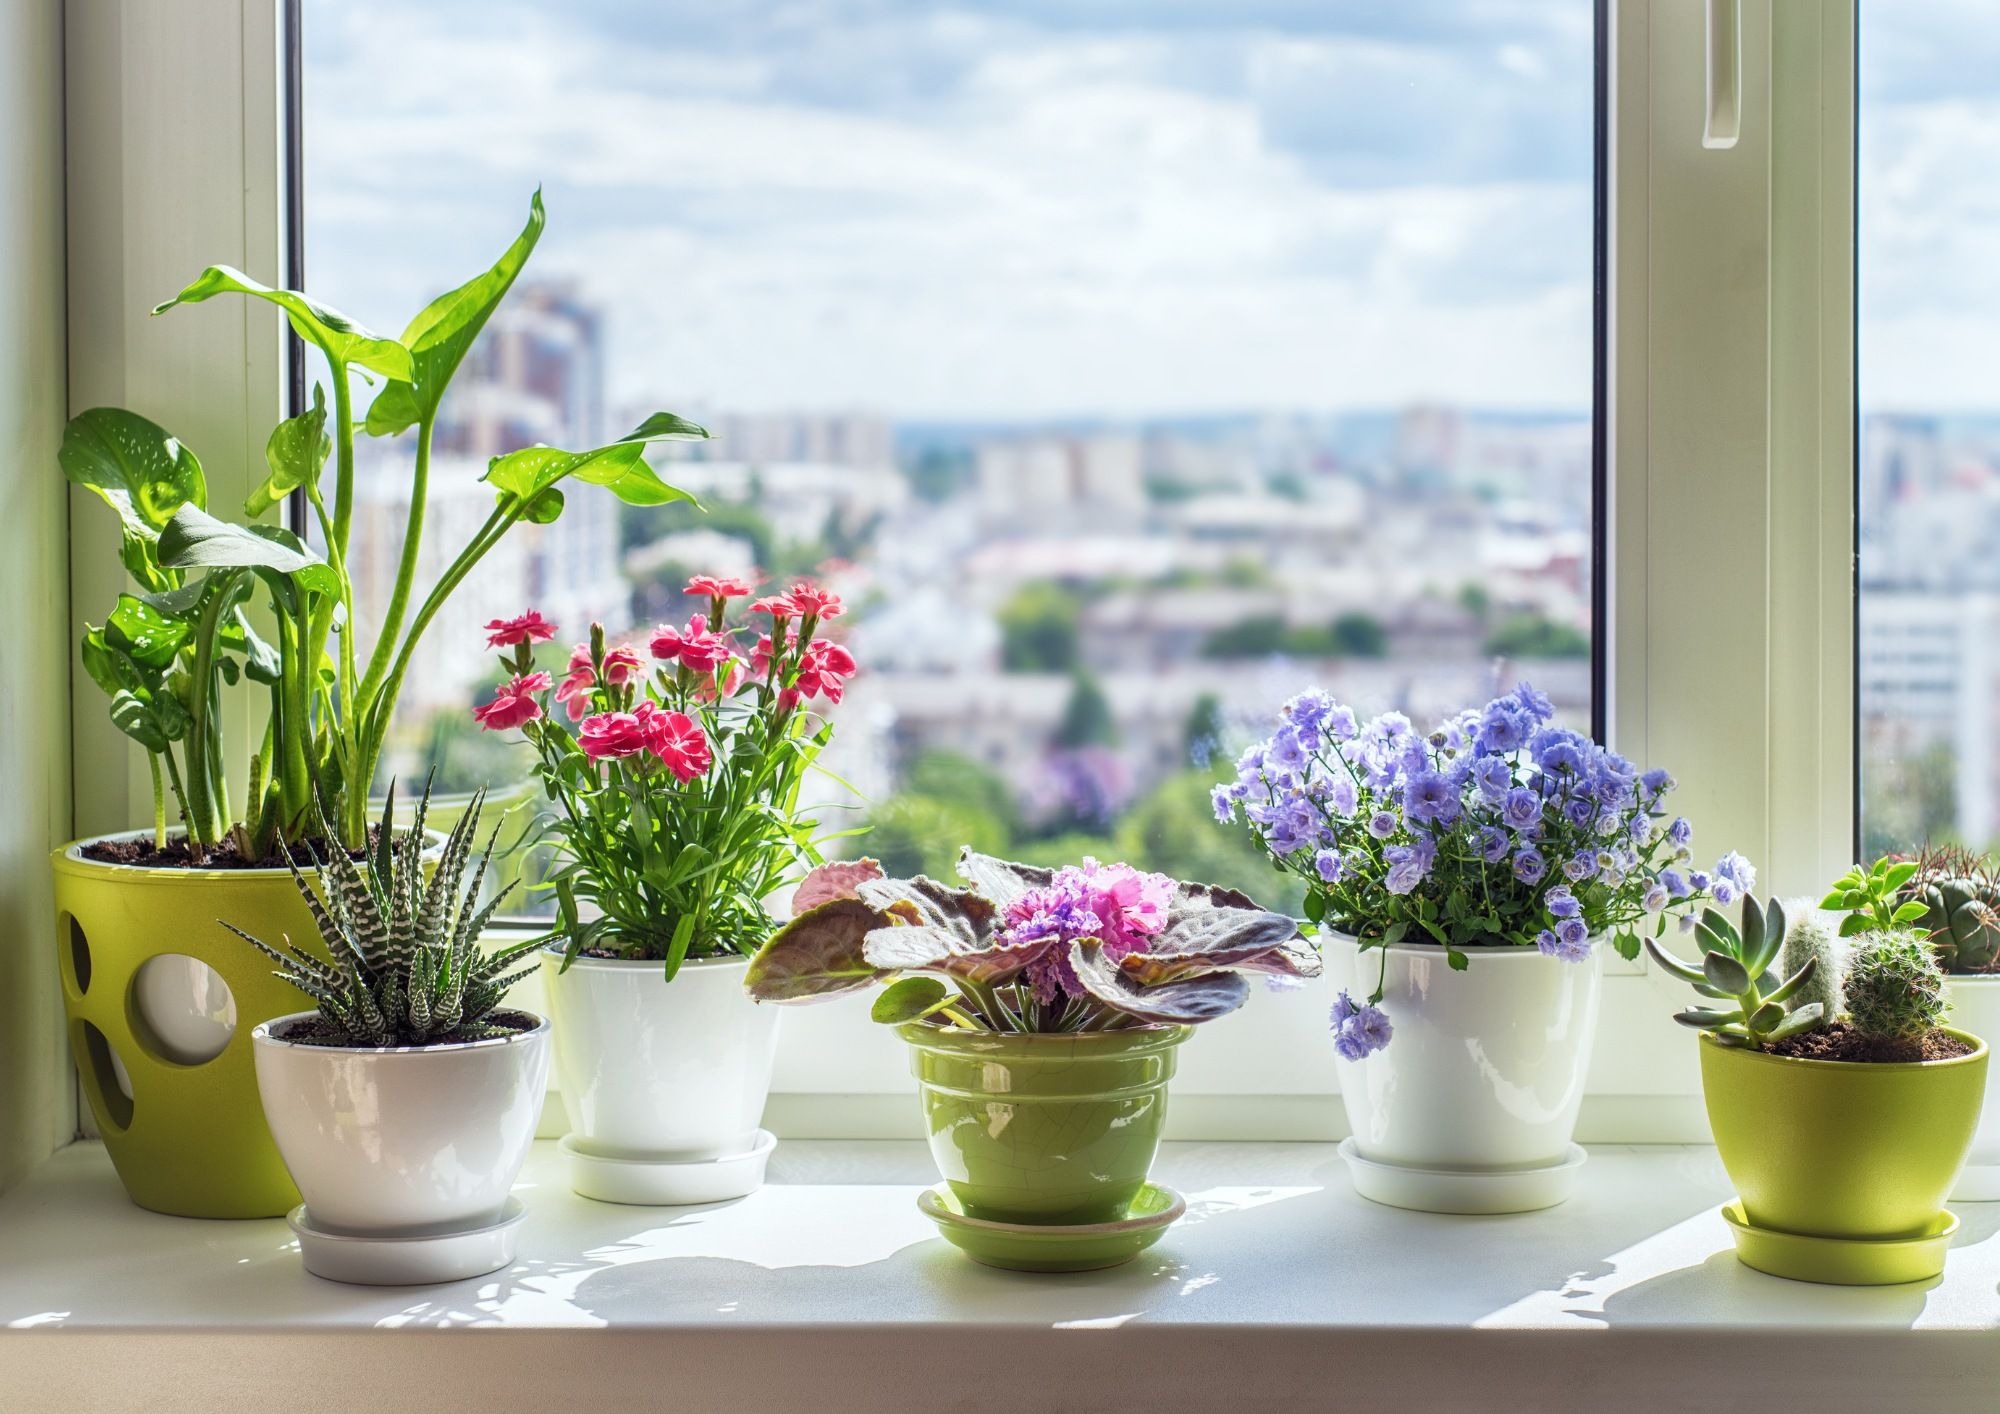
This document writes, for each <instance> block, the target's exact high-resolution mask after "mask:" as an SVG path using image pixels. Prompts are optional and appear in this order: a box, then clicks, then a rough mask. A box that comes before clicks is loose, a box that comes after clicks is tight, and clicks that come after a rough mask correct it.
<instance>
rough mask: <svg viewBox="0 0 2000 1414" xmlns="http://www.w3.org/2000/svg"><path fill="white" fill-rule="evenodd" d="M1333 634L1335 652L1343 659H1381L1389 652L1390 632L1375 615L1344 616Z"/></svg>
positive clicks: (1355, 614) (1334, 625)
mask: <svg viewBox="0 0 2000 1414" xmlns="http://www.w3.org/2000/svg"><path fill="white" fill-rule="evenodd" d="M1331 632H1332V640H1333V651H1334V653H1335V654H1336V655H1337V656H1339V657H1342V658H1380V657H1383V656H1384V655H1386V654H1387V653H1388V651H1389V631H1388V630H1387V629H1385V628H1383V627H1382V621H1381V620H1380V619H1378V618H1376V617H1375V616H1374V615H1373V614H1363V613H1358V612H1355V613H1346V614H1342V615H1341V616H1340V617H1339V618H1337V619H1335V620H1334V621H1333V628H1332V631H1331Z"/></svg>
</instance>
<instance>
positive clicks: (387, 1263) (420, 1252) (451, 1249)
mask: <svg viewBox="0 0 2000 1414" xmlns="http://www.w3.org/2000/svg"><path fill="white" fill-rule="evenodd" d="M527 1211H528V1210H527V1209H526V1208H524V1207H523V1206H522V1205H521V1200H520V1199H519V1198H509V1199H508V1200H507V1206H506V1207H505V1208H502V1209H501V1210H500V1216H499V1217H498V1218H497V1219H495V1220H494V1221H493V1222H490V1223H487V1224H486V1225H485V1226H483V1227H474V1228H465V1229H462V1230H460V1231H458V1232H442V1233H423V1234H418V1235H415V1236H407V1237H366V1236H362V1235H360V1234H357V1233H346V1232H327V1231H324V1230H322V1229H320V1228H317V1227H314V1226H313V1222H312V1214H310V1213H308V1212H307V1211H306V1205H305V1204H303V1203H301V1204H299V1206H298V1207H296V1208H294V1209H292V1210H291V1212H289V1213H287V1214H286V1215H285V1221H286V1222H287V1223H288V1224H290V1225H291V1229H292V1231H293V1232H294V1233H296V1234H298V1239H299V1255H300V1256H301V1257H302V1258H304V1259H305V1264H306V1270H307V1271H309V1272H311V1273H312V1274H313V1275H314V1276H316V1277H325V1278H326V1279H327V1280H328V1281H344V1282H349V1283H352V1284H354V1285H356V1286H429V1285H431V1284H433V1283H436V1282H442V1281H464V1280H465V1279H466V1278H467V1277H483V1276H485V1275H486V1274H487V1273H488V1272H497V1271H499V1270H500V1269H501V1268H502V1267H504V1266H506V1265H507V1264H508V1263H509V1262H511V1261H513V1260H514V1239H515V1237H516V1236H518V1235H519V1233H520V1230H521V1219H522V1218H523V1217H525V1216H527Z"/></svg>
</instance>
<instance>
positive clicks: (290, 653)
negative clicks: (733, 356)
mask: <svg viewBox="0 0 2000 1414" xmlns="http://www.w3.org/2000/svg"><path fill="white" fill-rule="evenodd" d="M543 224H544V213H543V209H542V199H541V193H540V192H539V191H538V192H536V193H535V196H534V199H533V202H532V204H531V206H530V210H529V216H528V223H527V226H526V227H525V228H524V229H523V230H522V232H521V234H520V235H519V236H518V237H517V238H516V239H515V241H514V242H513V244H512V245H510V246H509V247H508V248H507V250H506V252H505V253H504V254H503V255H502V256H501V257H500V259H499V260H498V261H497V262H496V263H495V264H494V265H493V267H492V268H491V269H489V270H487V271H486V272H485V273H483V274H481V275H479V276H477V277H475V278H474V279H472V280H470V281H468V282H467V283H465V284H463V285H460V286H459V287H458V288H457V289H454V290H451V291H450V292H448V293H446V294H443V295H440V296H439V297H438V298H436V299H435V300H433V301H431V303H430V304H428V305H426V306H425V307H424V308H423V309H422V310H421V311H419V312H418V314H417V315H416V317H415V318H414V319H412V320H411V321H410V323H409V325H408V326H407V327H406V328H405V329H404V331H403V333H402V336H401V337H400V338H395V339H391V338H385V337H383V336H382V335H379V334H375V333H373V332H371V331H369V330H367V329H365V328H362V327H361V326H360V325H358V324H356V323H354V322H353V321H352V320H350V319H348V318H347V317H346V316H344V315H341V314H339V313H336V312H335V311H333V310H331V309H328V308H327V307H326V306H324V305H322V304H319V303H318V302H317V301H315V300H313V299H311V298H309V297H308V296H306V295H304V294H302V293H300V292H298V291H295V290H277V289H272V288H270V287H268V286H265V285H263V284H260V283H258V282H257V281H255V280H253V279H251V278H250V277H249V276H247V275H244V274H242V273H241V272H239V271H236V270H232V269H230V268H229V267H227V266H220V265H218V266H211V267H210V268H209V269H207V270H205V271H203V272H202V274H201V275H200V276H199V277H197V278H196V279H195V281H194V282H193V283H192V284H190V285H189V286H188V287H187V288H186V289H184V290H182V291H181V292H180V294H178V295H176V296H175V297H174V298H173V299H170V300H168V301H167V302H166V303H164V304H162V305H160V306H159V307H158V308H156V309H155V310H154V311H153V313H155V314H164V313H166V312H167V311H168V310H170V309H174V308H176V307H178V306H180V305H185V304H197V303H200V302H202V301H204V300H208V299H212V298H214V297H215V296H217V295H225V294H235V295H244V296H248V297H249V298H252V299H258V300H264V301H268V302H269V303H271V304H274V305H276V306H277V307H278V308H279V309H280V310H282V311H283V312H284V314H285V317H286V319H287V320H288V321H289V322H290V324H291V327H292V329H293V331H294V332H295V333H297V334H298V336H299V337H300V338H301V339H303V340H305V342H306V343H308V344H310V345H311V346H313V347H314V348H316V349H318V350H319V352H320V354H321V355H322V357H323V358H324V359H325V360H326V365H327V372H328V382H329V384H330V386H331V389H332V398H333V406H332V410H331V416H330V417H329V413H328V409H327V406H326V392H325V390H324V389H322V388H319V387H315V389H314V393H313V405H312V407H310V408H308V409H307V410H306V411H304V412H302V413H300V414H299V415H298V416H296V417H292V418H288V419H286V420H285V421H283V422H280V423H279V424H278V426H277V427H276V428H275V429H274V430H273V431H272V433H271V435H270V439H269V441H268V442H267V443H266V444H265V449H264V457H265V462H266V466H267V470H266V474H265V476H264V478H263V481H262V482H261V484H259V485H258V486H257V488H256V489H255V490H254V491H252V492H251V493H250V495H249V496H248V498H247V499H246V500H245V501H244V503H243V506H242V515H243V517H244V520H245V522H246V523H244V524H237V523H234V522H232V521H229V520H225V519H222V518H220V517H218V516H216V515H214V514H211V511H210V506H209V497H208V485H207V481H206V479H205V477H204V474H203V471H202V467H201V463H200V462H199V461H198V460H197V459H196V457H195V454H194V453H193V451H191V450H190V449H189V448H187V447H186V446H184V445H182V443H181V442H180V441H179V440H178V439H177V438H175V437H174V436H173V435H172V434H170V433H169V432H168V431H167V430H166V429H165V428H163V427H161V426H159V425H158V424H156V423H154V422H152V421H150V420H148V419H147V418H144V417H141V416H140V415H139V414H137V413H134V412H128V411H125V410H123V409H120V408H92V409H90V410H88V411H86V412H83V413H80V414H79V415H78V416H77V417H76V418H74V419H73V420H72V421H71V422H70V424H69V426H68V428H67V429H66V430H65V432H64V436H63V445H62V449H61V452H60V454H59V460H60V462H61V466H62V470H63V474H64V475H65V476H66V477H68V478H69V480H70V481H72V482H74V483H75V484H77V485H79V486H83V487H87V488H89V489H90V490H91V491H93V492H95V493H96V494H97V495H98V496H100V497H101V498H103V500H104V501H105V502H106V504H108V505H109V506H110V507H111V508H112V510H114V511H115V512H116V513H117V515H118V519H119V523H120V527H121V534H122V551H121V557H122V559H123V561H124V564H125V568H126V570H127V571H128V572H129V573H130V575H131V576H132V579H133V580H134V582H135V585H136V589H137V592H136V593H124V594H120V595H119V596H118V601H117V603H116V605H115V606H114V607H113V608H112V611H111V612H110V614H109V615H107V616H106V618H105V621H104V623H103V624H102V626H99V627H92V628H89V629H88V630H87V631H86V633H85V635H84V640H83V664H84V667H85V669H86V670H87V671H88V672H89V674H90V676H91V679H92V680H93V681H94V682H96V683H97V684H98V686H99V687H100V688H102V689H103V690H104V692H105V693H106V694H107V695H108V696H109V697H110V699H111V719H112V721H113V723H114V724H115V725H116V726H117V727H118V728H119V730H120V731H122V732H124V733H125V735H126V736H128V737H130V738H131V739H132V740H134V741H136V742H137V743H138V744H139V745H140V746H141V747H142V748H144V749H145V751H146V754H147V761H148V764H149V765H150V766H151V768H152V775H153V807H154V808H153V824H154V840H155V844H156V846H158V847H164V845H165V842H166V831H167V798H168V794H169V793H171V795H172V798H173V801H174V804H175V805H176V806H177V807H178V810H179V814H180V817H181V819H182V821H183V822H184V823H185V825H186V827H187V837H188V846H189V851H190V854H191V856H192V858H193V860H194V862H196V863H200V862H201V861H202V859H203V857H204V856H205V855H206V854H207V853H208V852H209V851H210V850H212V849H214V848H215V847H216V846H217V845H218V844H220V843H221V842H222V841H223V840H224V839H225V838H233V840H234V843H235V846H236V849H237V852H238V853H239V854H240V855H241V856H243V857H244V858H248V859H265V858H269V857H270V855H271V852H272V850H273V848H274V846H275V843H276V841H277V839H278V838H279V837H280V836H281V835H282V836H284V837H285V838H288V839H293V840H297V839H299V838H301V837H302V836H304V835H306V834H308V833H310V832H311V831H313V830H314V829H315V828H317V826H318V824H319V819H320V817H319V805H320V804H321V803H324V804H325V806H326V815H327V819H328V823H330V825H331V827H332V831H333V836H334V837H335V838H337V839H338V841H339V842H340V844H342V845H343V846H345V847H346V848H348V849H349V850H355V849H359V848H360V847H362V846H363V845H364V844H365V843H366V838H367V833H368V792H369V789H370V786H371V784H372V783H373V781H374V779H375V776H376V768H377V763H378V762H379V760H380V759H381V756H382V752H383V748H384V744H385V741H386V738H387V735H388V731H389V725H390V721H391V719H392V717H393V715H394V712H395V706H396V699H397V695H398V692H399V691H400V689H401V687H402V682H403V676H404V674H405V673H406V672H407V670H408V668H409V665H410V662H411V660H412V658H413V657H414V656H415V654H416V652H417V648H418V644H419V643H420V641H421V640H422V638H423V634H424V630H425V629H426V628H428V627H429V625H430V623H431V621H432V620H433V619H434V618H435V617H436V616H437V613H438V611H439V610H440V609H441V608H442V607H443V605H444V603H445V601H446V599H448V598H449V597H450V595H451V594H452V592H453V591H454V590H456V589H457V588H458V586H459V585H460V583H461V582H463V581H464V579H465V578H466V576H467V575H469V574H470V573H471V572H472V570H473V569H474V567H475V566H477V565H478V564H479V562H480V561H481V560H482V559H483V558H485V556H486V555H487V553H488V552H490V551H491V550H492V549H493V547H494V546H495V545H497V544H499V542H500V541H501V540H502V539H503V538H504V537H505V536H506V535H507V533H508V532H509V531H510V530H511V529H512V528H513V527H514V526H515V525H517V524H519V523H521V522H522V521H529V522H533V523H537V524H546V523H548V522H549V521H552V520H554V519H555V518H556V517H557V516H559V515H561V514H562V509H563V492H562V490H561V489H560V486H561V483H562V482H563V481H565V480H568V479H570V478H575V479H577V480H580V481H586V482H591V483H593V484H595V485H599V486H605V487H608V488H610V490H611V491H612V492H613V493H614V494H615V495H617V496H618V497H619V498H620V499H622V500H624V501H627V502H630V503H633V504H638V505H658V504H662V503H665V502H670V501H679V500H686V499H689V498H688V496H687V493H685V492H683V491H681V490H679V489H677V488H675V487H672V486H669V485H667V484H666V483H665V482H663V481H662V480H660V478H659V477H658V476H657V475H655V474H654V472H653V471H652V469H651V468H650V467H649V466H648V465H647V464H646V461H645V457H644V453H645V450H646V446H647V444H649V443H651V442H656V441H660V440H663V439H680V438H698V437H705V436H707V435H708V434H707V433H706V432H705V431H703V430H702V429H701V428H700V427H697V426H696V425H694V424H693V423H691V422H688V421H686V420H685V419H683V418H680V417H676V416H674V415H673V414H671V413H655V414H653V415H652V416H651V417H649V418H647V419H646V420H645V421H644V422H642V423H640V424H639V426H638V427H636V428H634V429H633V430H632V431H631V432H629V433H627V434H626V435H625V436H623V437H621V438H619V439H618V440H617V441H616V442H613V443H610V444H609V445H607V446H602V447H594V448H589V449H587V450H583V451H559V450H557V449H555V448H553V447H531V448H527V449H525V450H522V451H516V452H509V453H507V454H506V455H504V456H499V457H495V458H494V459H493V460H492V461H491V463H489V465H488V467H487V470H486V475H485V478H484V479H485V480H486V481H487V482H488V483H489V484H490V485H491V486H492V488H493V492H494V507H493V510H492V512H491V513H490V514H489V515H488V516H487V518H486V520H485V522H484V523H483V524H482V525H480V526H479V528H478V529H477V530H476V531H475V532H474V533H473V534H472V536H471V537H470V538H469V539H468V540H467V541H466V542H465V544H464V545H463V546H461V547H460V548H459V549H458V551H457V553H456V554H455V555H453V556H452V557H451V558H450V560H449V562H448V563H447V564H446V567H445V569H444V571H443V572H442V573H441V574H440V575H439V576H438V578H437V580H436V582H435V583H434V584H433V585H431V587H430V588H429V590H428V591H426V592H421V593H420V592H419V589H418V585H417V568H418V565H419V563H420V560H421V558H422V556H423V553H424V522H425V513H426V509H427V503H428V492H429V483H430V463H431V438H432V432H433V430H434V429H435V427H436V425H437V420H438V415H439V409H440V407H441V406H442V404H443V401H444V396H445V391H446V388H447V387H448V385H449V384H450V382H451V379H452V376H453V374H454V373H456V372H457V370H458V367H459V363H460V361H461V360H462V359H463V358H464V357H465V355H466V352H467V351H468V350H469V349H470V348H471V347H472V344H473V341H474V340H475V339H476V338H477V337H478V335H479V332H480V330H481V329H483V328H484V327H485V325H486V321H487V320H488V319H489V318H490V317H491V316H492V314H493V311H494V310H495V309H496V308H497V307H498V306H499V304H500V302H501V300H502V299H503V298H504V297H505V296H506V294H507V292H508V290H509V289H510V288H511V287H512V286H513V283H514V280H515V277H516V276H518V275H519V274H520V272H521V269H522V267H523V266H524V265H525V264H526V262H527V259H528V256H529V254H530V252H532V251H533V249H534V247H535V243H536V242H537V241H538V240H539V239H540V238H541V233H542V227H543ZM357 376H358V377H360V378H362V379H364V380H366V381H370V382H373V381H375V380H377V379H379V380H380V389H379V391H378V392H376V394H375V396H374V400H373V402H372V403H371V404H370V406H369V408H368V410H367V413H366V415H365V417H364V418H362V419H361V420H360V421H359V422H357V418H356V414H355V410H354V406H353V386H354V380H355V378H356V377H357ZM412 428H414V429H415V430H416V436H415V438H414V440H413V448H414V458H415V461H414V465H413V467H412V469H411V472H410V477H409V488H410V498H409V499H410V504H409V512H408V519H407V522H406V524H405V525H404V527H403V532H402V535H401V536H400V537H399V543H400V547H401V549H400V558H399V559H398V562H397V564H396V569H395V574H394V576H393V578H392V580H391V582H390V592H389V597H388V600H387V602H386V605H385V607H384V609H383V611H382V616H381V621H380V622H379V623H377V624H374V625H371V626H370V627H371V629H372V637H373V645H372V647H371V648H369V649H368V650H367V651H366V652H364V651H363V647H362V645H361V643H360V642H359V638H360V634H359V632H358V628H359V624H358V620H357V618H356V604H355V594H354V582H353V577H352V574H351V573H350V568H349V563H348V555H349V551H350V549H351V546H350V543H349V542H350V538H351V536H352V532H353V517H354V488H355V470H354V447H355V435H356V432H357V429H359V430H361V431H365V432H366V433H367V434H368V435H370V436H376V437H393V436H397V435H399V434H401V433H404V432H406V431H409V430H410V429H412ZM329 456H331V458H332V460H333V469H334V474H333V485H332V488H331V494H330V495H328V494H327V491H326V490H325V489H324V488H323V487H322V479H323V475H324V472H325V469H326V463H327V460H328V458H329ZM295 492H296V493H298V494H300V495H301V496H302V497H303V498H304V500H305V502H306V504H307V505H308V506H309V507H310V508H311V514H312V517H313V521H314V523H315V526H316V529H317V531H318V546H317V547H314V546H309V545H308V544H306V543H305V542H304V541H303V540H302V539H301V538H300V537H299V536H297V535H295V534H293V533H292V532H291V531H290V530H286V529H283V528H281V527H279V526H276V525H271V524H258V523H255V522H256V521H257V520H258V519H259V518H260V517H264V516H267V515H268V513H269V512H270V511H271V510H272V509H273V508H274V507H276V506H277V505H279V504H280V503H281V502H283V501H284V500H285V499H286V498H287V497H289V496H291V495H292V494H293V493H295ZM260 590H261V592H262V594H263V596H264V598H265V600H266V603H267V604H268V608H269V611H270V619H269V624H270V632H271V637H269V638H266V637H264V636H263V635H261V634H260V633H259V632H258V631H257V630H256V629H255V628H254V627H253V622H252V618H251V616H250V615H249V613H248V612H247V611H248V610H251V609H253V608H254V607H256V605H255V601H256V599H257V597H258V594H259V592H260ZM246 678H247V679H248V680H250V681H251V682H254V683H257V684H259V685H260V686H262V687H263V688H264V689H266V690H267V692H268V695H269V719H268V722H269V724H268V726H267V728H266V730H265V733H264V737H263V740H262V742H261V744H260V745H259V746H258V748H257V750H256V751H255V752H254V753H253V755H252V757H251V759H250V762H249V782H248V789H247V791H246V793H245V796H244V800H243V807H242V812H241V815H240V816H237V817H234V818H232V814H231V810H230V806H229V804H228V797H229V785H228V776H229V771H228V764H227V763H226V762H225V761H224V756H223V748H222V732H221V720H222V705H221V704H222V696H223V691H224V689H225V688H228V687H233V686H235V685H237V684H238V683H239V682H240V681H241V680H243V679H246ZM163 774H164V781H163V779H162V778H163Z"/></svg>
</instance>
